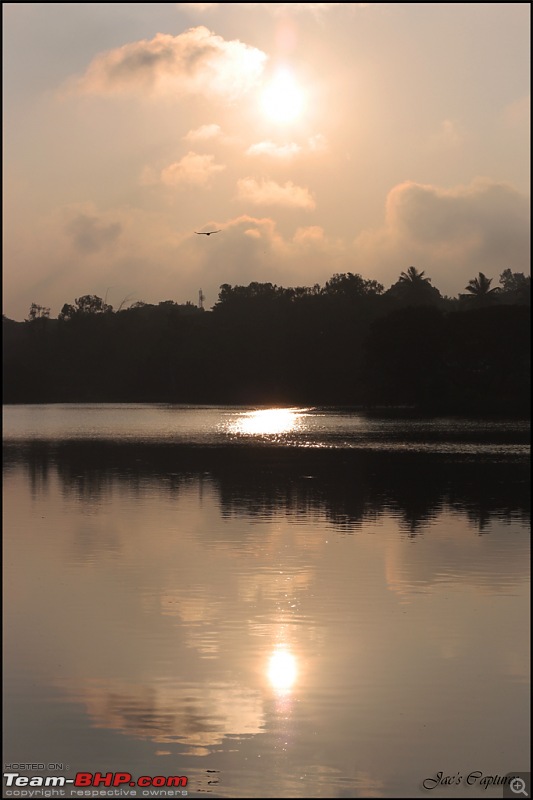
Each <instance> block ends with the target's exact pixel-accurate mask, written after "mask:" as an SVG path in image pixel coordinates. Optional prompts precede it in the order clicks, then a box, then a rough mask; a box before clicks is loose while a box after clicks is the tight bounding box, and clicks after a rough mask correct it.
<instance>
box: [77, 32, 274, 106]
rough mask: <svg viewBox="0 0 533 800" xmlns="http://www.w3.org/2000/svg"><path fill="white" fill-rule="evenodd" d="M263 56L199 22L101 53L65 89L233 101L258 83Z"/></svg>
mask: <svg viewBox="0 0 533 800" xmlns="http://www.w3.org/2000/svg"><path fill="white" fill-rule="evenodd" d="M266 59H267V56H266V54H265V53H263V52H262V51H261V50H258V49H257V48H255V47H251V46H249V45H246V44H244V43H242V42H240V41H238V40H233V41H226V40H225V39H223V38H222V37H221V36H217V35H215V34H214V33H212V32H211V31H209V30H208V29H207V28H205V27H203V26H199V27H196V28H190V29H189V30H187V31H185V32H184V33H181V34H179V35H178V36H172V35H170V34H166V33H158V34H156V36H154V38H153V39H150V40H148V39H143V40H141V41H138V42H132V43H130V44H125V45H123V46H122V47H118V48H116V49H114V50H110V51H108V52H106V53H102V54H100V55H98V56H96V57H95V58H94V59H93V61H92V62H91V63H90V64H89V67H88V68H87V70H86V72H85V74H84V75H82V76H81V77H80V78H78V79H76V80H75V81H73V82H71V83H70V89H71V90H72V91H76V92H78V93H82V94H102V95H114V94H117V93H122V92H128V91H130V92H144V93H146V92H150V93H153V94H171V95H173V96H175V95H176V94H181V95H183V94H194V93H201V94H206V95H219V96H222V97H226V98H229V99H236V98H237V97H239V96H241V95H242V94H244V93H246V92H247V91H248V90H249V89H250V88H252V87H253V86H254V85H255V84H256V83H257V82H258V80H259V79H260V77H261V74H262V72H263V68H264V65H265V61H266Z"/></svg>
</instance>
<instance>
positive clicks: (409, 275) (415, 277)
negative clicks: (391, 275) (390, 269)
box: [399, 267, 431, 286]
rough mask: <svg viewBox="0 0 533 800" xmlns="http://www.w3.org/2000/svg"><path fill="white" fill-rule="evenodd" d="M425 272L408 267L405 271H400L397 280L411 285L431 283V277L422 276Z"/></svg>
mask: <svg viewBox="0 0 533 800" xmlns="http://www.w3.org/2000/svg"><path fill="white" fill-rule="evenodd" d="M424 275H425V272H424V271H423V270H422V272H419V271H418V270H417V268H416V267H409V268H408V270H407V272H401V273H400V278H399V280H400V281H401V282H402V283H408V284H410V285H411V286H422V285H423V284H428V283H431V278H424Z"/></svg>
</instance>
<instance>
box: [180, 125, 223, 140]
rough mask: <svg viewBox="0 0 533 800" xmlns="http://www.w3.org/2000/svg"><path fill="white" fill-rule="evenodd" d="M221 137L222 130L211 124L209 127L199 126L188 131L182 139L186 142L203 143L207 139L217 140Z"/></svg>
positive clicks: (218, 126)
mask: <svg viewBox="0 0 533 800" xmlns="http://www.w3.org/2000/svg"><path fill="white" fill-rule="evenodd" d="M221 135H222V128H221V127H220V125H216V124H215V123H212V124H211V125H200V127H199V128H195V129H194V130H190V131H189V132H188V133H186V134H185V136H184V137H183V138H184V139H185V140H186V141H188V142H204V141H207V140H208V139H217V138H218V137H220V136H221Z"/></svg>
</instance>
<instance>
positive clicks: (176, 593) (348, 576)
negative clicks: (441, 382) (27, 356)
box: [3, 405, 530, 798]
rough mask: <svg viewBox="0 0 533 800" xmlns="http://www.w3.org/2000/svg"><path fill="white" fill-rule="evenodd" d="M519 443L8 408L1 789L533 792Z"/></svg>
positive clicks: (190, 414)
mask: <svg viewBox="0 0 533 800" xmlns="http://www.w3.org/2000/svg"><path fill="white" fill-rule="evenodd" d="M528 442H529V426H528V425H526V424H525V423H511V422H510V423H505V422H499V423H493V422H486V421H485V422H478V421H472V420H462V421H459V420H445V419H441V420H414V419H403V420H402V419H380V418H373V419H369V418H366V417H364V416H362V415H361V414H357V413H351V412H349V411H346V410H333V409H326V410H324V409H283V410H279V409H278V410H273V409H241V408H199V407H171V406H146V405H141V406H127V405H105V406H101V405H96V406H57V405H54V406H17V407H14V406H9V407H5V408H4V609H5V610H4V756H3V758H4V773H5V772H6V771H7V772H11V773H12V774H15V773H16V774H19V775H21V776H52V775H57V776H63V777H64V778H65V779H69V778H74V776H75V775H76V773H79V772H89V773H93V774H94V773H95V772H97V771H99V772H102V773H107V772H110V773H118V772H123V773H130V774H131V783H135V782H136V781H137V779H138V778H139V777H140V776H152V777H153V776H161V778H165V777H167V776H176V777H178V776H181V777H183V776H186V777H187V779H188V782H187V787H186V790H184V789H183V788H177V787H162V786H158V787H156V788H153V787H152V788H145V787H142V788H141V787H139V786H130V780H129V779H128V780H126V779H124V783H122V784H120V787H119V788H111V787H110V788H108V789H103V788H102V787H99V788H98V789H94V790H89V789H87V788H83V789H81V788H75V787H74V785H73V784H66V785H65V786H64V787H63V788H62V789H61V791H62V792H64V794H63V795H62V796H64V797H80V796H84V797H89V796H98V797H103V796H109V797H116V796H123V797H125V796H134V797H159V798H165V797H181V796H182V792H183V791H187V792H188V794H189V796H198V797H200V796H202V795H203V794H210V795H211V796H214V797H254V798H255V797H257V798H262V797H325V798H327V797H413V796H415V797H418V796H420V797H450V798H453V797H482V796H483V797H487V796H491V797H501V796H502V789H501V788H498V789H494V788H488V789H487V788H485V786H486V783H487V778H488V777H491V776H492V777H497V776H500V777H503V776H505V775H507V774H508V773H510V772H514V771H522V772H524V771H527V770H529V769H530V755H529V754H530V735H529V732H530V722H529V707H530V701H529V697H530V695H529V691H530V687H529V669H530V663H529V652H530V641H529V564H530V540H529V520H530V516H529V497H530V494H529V448H528ZM6 765H11V766H10V767H9V769H7V768H6ZM14 765H22V766H23V767H24V765H26V766H28V765H36V766H35V767H34V768H32V767H31V766H30V767H28V768H26V769H24V768H20V767H18V766H14ZM54 765H57V766H54ZM439 772H440V773H442V776H443V777H446V776H451V777H453V779H454V781H456V783H455V784H454V785H453V786H448V785H443V784H442V783H441V784H440V785H438V786H436V788H428V787H431V786H432V785H434V784H435V780H436V777H435V776H437V774H438V773H439ZM468 776H470V778H469V779H468V780H467V777H468ZM434 779H435V780H434ZM12 780H14V779H12ZM424 782H426V788H424ZM37 785H38V784H37V783H35V782H34V783H33V785H32V786H30V785H29V784H28V785H26V786H24V787H22V784H19V787H15V786H14V785H13V786H11V787H5V788H4V792H5V793H6V796H15V797H43V796H46V795H45V793H44V792H45V790H44V789H41V790H40V791H41V794H37V793H35V792H36V789H34V788H33V787H35V786H37ZM4 786H5V779H4ZM9 791H11V795H9V793H8V792H9ZM32 791H33V792H34V794H31V792H32ZM17 792H18V794H17ZM102 792H103V793H102ZM119 792H120V794H119ZM128 793H129V794H128ZM132 793H133V794H132ZM48 796H52V797H55V796H61V795H60V794H59V793H57V791H54V793H52V794H51V795H48Z"/></svg>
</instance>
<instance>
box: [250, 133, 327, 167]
mask: <svg viewBox="0 0 533 800" xmlns="http://www.w3.org/2000/svg"><path fill="white" fill-rule="evenodd" d="M326 149H327V145H326V139H325V138H324V136H322V134H316V136H311V137H309V139H308V140H307V142H306V143H305V144H304V145H299V144H296V142H286V143H285V144H276V143H275V142H272V141H270V140H267V141H264V142H257V143H256V144H252V145H250V147H249V148H248V149H247V150H246V153H245V155H247V156H267V157H268V158H275V159H279V160H285V161H288V160H290V159H291V158H295V157H296V156H299V155H304V154H306V153H321V152H324V151H325V150H326Z"/></svg>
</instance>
